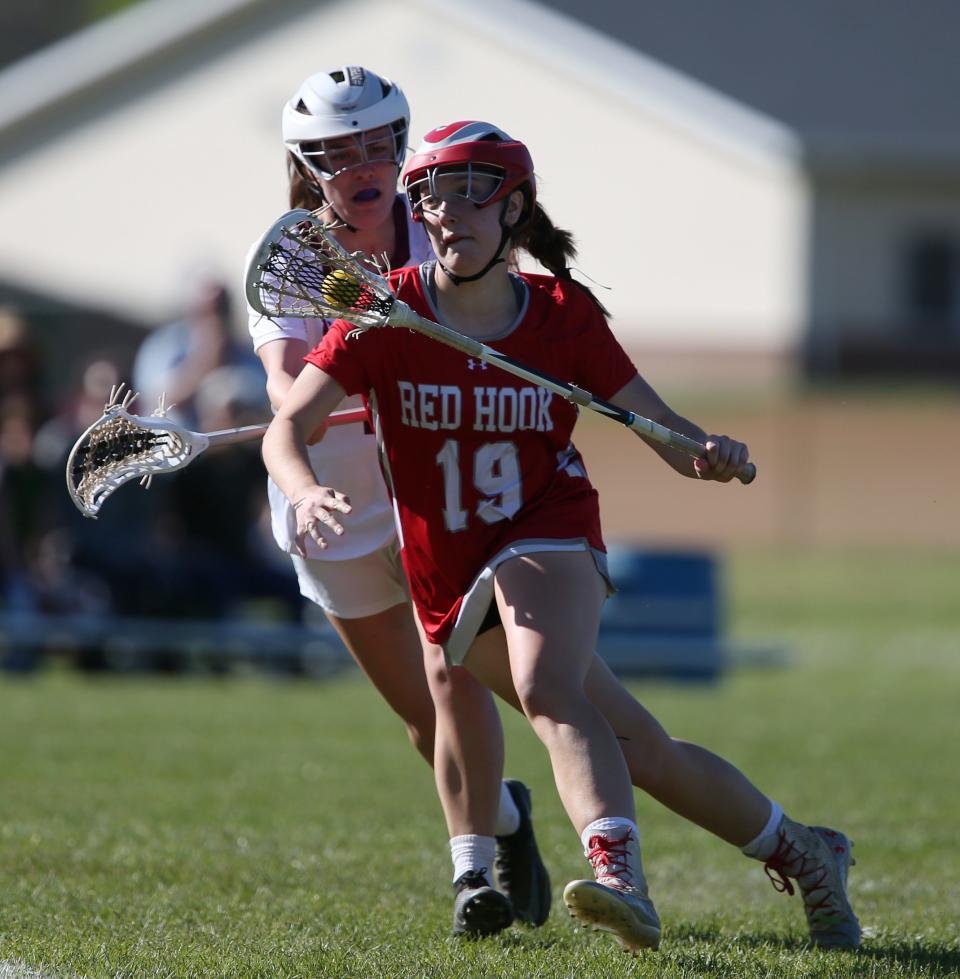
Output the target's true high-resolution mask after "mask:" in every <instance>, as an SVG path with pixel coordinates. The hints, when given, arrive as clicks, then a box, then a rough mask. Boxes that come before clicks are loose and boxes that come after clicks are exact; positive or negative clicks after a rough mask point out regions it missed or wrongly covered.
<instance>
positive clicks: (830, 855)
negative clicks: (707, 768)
mask: <svg viewBox="0 0 960 979" xmlns="http://www.w3.org/2000/svg"><path fill="white" fill-rule="evenodd" d="M777 836H778V840H777V848H776V850H775V851H774V852H773V854H772V855H771V856H770V857H769V858H768V859H767V860H766V861H764V868H765V869H766V871H767V876H768V877H769V878H770V880H771V882H772V883H773V886H774V887H775V888H776V889H777V890H778V891H786V892H787V894H793V885H792V884H791V883H790V878H791V877H792V878H793V879H794V880H795V881H796V882H797V886H798V887H799V888H800V893H801V894H802V895H803V907H804V911H806V915H807V924H808V926H809V928H810V939H811V941H812V942H813V944H814V945H817V946H818V947H820V948H851V949H852V948H859V947H860V922H859V921H858V920H857V916H856V915H855V914H854V913H853V908H852V907H851V906H850V899H849V898H848V897H847V874H848V872H849V870H850V866H851V864H854V863H856V861H855V860H854V859H853V856H852V855H851V853H850V848H851V847H852V845H853V844H852V843H851V842H850V840H848V839H847V837H846V836H844V835H843V833H839V832H837V830H835V829H827V828H826V827H825V826H803V825H802V824H800V823H795V822H794V821H793V820H792V819H788V818H787V817H786V816H784V818H783V821H782V822H781V823H780V829H779V830H778V833H777Z"/></svg>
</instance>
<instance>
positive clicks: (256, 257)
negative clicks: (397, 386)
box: [246, 210, 757, 484]
mask: <svg viewBox="0 0 960 979" xmlns="http://www.w3.org/2000/svg"><path fill="white" fill-rule="evenodd" d="M365 260H366V256H364V255H362V254H361V253H359V252H357V253H354V254H351V253H349V252H347V251H345V250H344V249H343V248H342V247H341V246H340V245H339V244H338V243H337V242H336V241H335V240H334V239H333V238H332V237H331V236H330V233H329V229H327V228H325V227H324V225H323V224H322V223H321V222H320V221H319V220H318V219H317V217H316V216H315V215H314V214H313V213H312V212H310V211H306V210H295V211H289V212H287V213H286V214H284V215H283V216H282V217H281V218H280V219H279V220H278V221H276V222H275V223H274V224H273V226H272V227H271V228H270V229H269V230H268V231H267V233H266V234H265V235H264V236H263V238H262V239H261V241H260V243H259V244H258V246H257V247H256V249H254V251H253V252H252V253H251V256H250V258H249V259H248V261H247V271H246V292H247V300H248V301H249V303H250V305H251V306H252V307H253V308H254V309H255V310H256V311H257V312H258V313H262V314H263V315H264V316H268V317H283V316H300V317H304V318H310V317H321V318H330V317H335V318H339V319H343V320H346V321H347V322H348V323H352V324H353V325H354V326H357V327H359V328H360V329H361V330H365V329H368V328H370V327H382V326H394V327H397V326H399V327H407V328H408V329H410V330H415V331H416V332H417V333H422V334H423V335H424V336H428V337H430V338H431V339H433V340H436V341H438V342H439V343H443V344H446V345H447V346H449V347H454V348H455V349H457V350H460V351H461V352H463V353H465V354H466V355H467V356H468V357H475V358H476V359H477V360H482V361H484V362H485V363H488V364H493V365H494V366H495V367H499V368H501V369H502V370H505V371H507V373H509V374H513V375H514V376H515V377H520V378H523V379H524V380H527V381H531V382H532V383H534V384H536V385H539V386H540V387H544V388H546V389H547V390H548V391H552V392H553V393H554V394H559V395H560V397H562V398H566V399H567V400H568V401H571V402H573V403H574V404H577V405H580V406H581V407H584V408H589V409H591V410H592V411H596V412H598V413H599V414H601V415H604V416H605V417H607V418H611V419H613V420H614V421H617V422H620V424H621V425H624V426H626V427H627V428H629V429H630V430H631V431H633V432H635V433H636V434H637V435H639V436H641V437H642V438H646V439H649V440H650V441H653V442H656V443H658V444H659V445H665V446H667V447H669V448H671V449H677V450H678V451H680V452H684V453H686V454H687V455H689V456H692V457H693V458H695V459H706V458H707V449H706V446H705V445H702V444H701V443H700V442H698V441H696V440H695V439H692V438H690V437H689V436H687V435H682V434H681V433H679V432H674V431H672V430H671V429H669V428H667V427H666V426H664V425H661V424H660V423H659V422H655V421H653V420H652V419H650V418H644V417H643V416H642V415H638V414H636V413H635V412H632V411H628V410H626V409H625V408H620V407H619V406H617V405H614V404H611V403H610V402H608V401H603V400H601V399H600V398H595V397H594V396H593V395H592V394H591V393H590V392H589V391H585V390H583V389H582V388H580V387H577V386H576V385H575V384H568V383H566V382H565V381H560V380H557V379H556V378H554V377H550V376H549V375H548V374H543V373H541V372H540V371H537V370H534V369H533V368H530V367H527V366H525V365H524V364H521V363H520V362H519V361H516V360H514V359H513V358H512V357H508V356H506V355H505V354H501V353H500V352H499V351H497V350H494V349H493V348H492V347H488V346H486V344H483V343H481V342H480V341H479V340H475V339H473V338H472V337H467V336H464V335H463V334H460V333H457V332H456V331H455V330H451V329H450V328H449V327H446V326H442V325H441V324H439V323H434V322H433V321H432V320H428V319H426V318H425V317H423V316H420V315H419V314H418V313H416V312H415V311H414V310H413V309H411V308H410V307H409V306H408V305H407V304H406V303H405V302H403V301H402V300H399V299H396V298H395V297H394V296H393V295H392V294H391V292H390V286H389V283H388V282H387V281H386V280H385V279H384V278H383V277H382V276H379V275H376V274H375V273H373V272H371V271H369V269H367V268H365V267H364V265H363V262H364V261H365ZM344 280H347V281H348V282H350V283H352V284H351V285H350V286H349V287H348V288H346V289H344V288H343V287H342V282H343V281H344ZM756 474H757V470H756V467H755V466H754V465H753V463H751V462H748V463H745V464H744V465H742V466H741V467H740V469H739V470H738V471H737V473H736V478H737V479H738V480H740V482H741V483H744V484H746V483H751V482H753V480H754V478H755V477H756Z"/></svg>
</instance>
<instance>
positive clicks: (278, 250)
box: [246, 209, 394, 327]
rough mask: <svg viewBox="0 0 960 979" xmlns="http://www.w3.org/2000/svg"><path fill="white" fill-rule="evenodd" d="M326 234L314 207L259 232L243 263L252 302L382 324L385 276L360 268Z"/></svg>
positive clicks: (387, 296)
mask: <svg viewBox="0 0 960 979" xmlns="http://www.w3.org/2000/svg"><path fill="white" fill-rule="evenodd" d="M368 260H369V259H368V258H367V256H365V255H363V254H362V253H360V252H356V253H353V254H351V253H350V252H348V251H346V250H345V249H344V248H343V247H342V246H341V245H340V244H339V243H338V242H337V241H336V240H335V239H334V238H332V237H331V236H330V235H329V234H327V233H326V231H325V229H324V225H323V224H322V222H321V221H320V220H319V219H318V218H317V216H316V214H315V213H314V212H312V211H307V210H303V209H299V210H295V211H288V212H287V213H286V214H284V215H283V216H282V217H281V218H280V219H279V220H278V221H277V222H276V223H275V224H274V225H273V226H272V227H271V228H270V229H269V230H268V231H267V233H266V234H265V235H264V236H263V238H262V239H261V240H260V242H259V244H258V245H257V246H256V248H255V249H254V250H253V252H252V254H251V256H250V258H249V259H248V262H247V277H246V292H247V300H248V301H249V303H250V305H251V306H252V307H253V308H254V309H255V310H257V312H259V313H262V314H263V315H265V316H270V317H284V316H289V317H296V318H312V317H319V318H324V319H338V318H344V319H348V320H349V321H350V322H351V323H354V324H355V325H357V326H360V327H371V326H384V325H386V322H387V318H388V316H389V315H390V311H391V309H392V308H393V304H394V296H393V293H392V292H391V291H390V286H389V284H388V283H387V281H386V280H385V279H384V278H383V277H382V276H380V275H377V274H376V273H375V272H371V271H370V270H369V269H367V268H365V267H364V264H363V263H364V262H366V261H368Z"/></svg>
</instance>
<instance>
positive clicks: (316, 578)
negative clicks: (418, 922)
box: [250, 65, 550, 930]
mask: <svg viewBox="0 0 960 979" xmlns="http://www.w3.org/2000/svg"><path fill="white" fill-rule="evenodd" d="M409 123H410V117H409V108H408V105H407V100H406V97H405V96H404V94H403V92H402V91H401V90H400V88H399V87H398V86H397V85H396V84H394V83H393V82H391V81H390V80H389V79H386V78H381V77H380V76H379V75H377V74H375V73H374V72H372V71H368V70H366V69H364V68H361V67H358V66H356V65H349V66H344V67H341V68H337V69H334V70H332V71H325V72H320V73H318V74H315V75H311V76H310V77H309V78H307V79H306V80H305V81H304V82H303V84H302V85H301V86H300V87H299V89H298V90H297V92H296V93H295V94H294V96H293V97H292V98H291V99H290V101H289V102H288V103H287V104H286V105H285V106H284V110H283V138H284V142H285V145H286V148H287V151H288V156H287V166H288V172H289V178H290V203H291V206H292V207H305V208H308V209H310V210H316V209H318V208H322V209H323V212H322V213H323V219H324V221H325V222H326V223H327V224H329V225H331V226H333V227H334V228H335V229H336V230H335V231H334V234H335V236H336V237H337V239H338V240H339V241H341V242H342V244H343V245H344V246H345V247H346V248H347V249H349V250H350V251H362V252H363V253H364V254H367V255H371V256H383V257H386V258H387V259H388V260H389V262H390V263H391V264H392V265H394V266H402V265H409V264H417V263H419V262H421V261H423V260H424V259H426V258H432V257H433V252H432V250H431V248H430V243H429V240H428V239H427V237H426V235H425V234H424V230H423V225H422V224H421V223H419V222H415V221H413V220H411V218H410V212H409V210H408V208H407V203H406V198H405V197H404V195H402V194H397V178H398V175H399V167H400V165H401V164H402V162H403V158H404V155H405V151H406V145H407V129H408V127H409ZM329 326H330V322H328V321H326V320H321V319H292V318H283V319H267V318H265V317H262V316H259V315H257V314H256V313H255V312H253V310H250V333H251V335H252V338H253V343H254V348H255V349H256V351H257V353H258V354H259V355H260V358H261V360H262V361H263V364H264V367H265V368H266V372H267V392H268V394H269V396H270V400H271V403H272V404H273V406H274V407H275V408H276V407H279V406H280V405H281V404H282V403H283V401H284V398H285V397H286V394H287V392H288V390H289V389H290V387H291V385H292V384H293V382H294V379H295V378H296V376H297V375H298V374H299V373H300V371H301V369H302V368H303V358H304V356H305V355H306V354H307V353H308V352H309V351H310V349H312V348H313V347H314V346H315V345H316V344H317V343H319V342H320V340H321V338H322V337H323V335H324V333H325V332H326V331H327V329H328V328H329ZM360 403H361V402H360V398H358V397H354V398H351V399H349V400H348V401H347V402H346V403H345V406H347V407H351V406H359V405H360ZM309 441H310V442H311V443H312V444H310V445H309V447H308V448H307V449H306V452H307V454H308V458H309V462H310V466H311V469H312V471H313V473H314V475H315V477H316V479H317V480H319V481H320V482H321V483H336V485H338V486H341V487H343V489H344V490H345V491H347V492H348V493H349V494H350V498H351V500H352V501H353V507H354V510H353V512H354V519H353V522H352V524H351V533H350V535H349V536H348V537H344V538H337V539H336V540H332V541H331V542H330V545H329V546H327V547H324V548H321V547H320V546H319V545H318V544H317V543H316V542H315V541H313V540H306V541H303V540H301V541H297V539H296V529H297V519H296V515H295V514H294V510H293V507H292V506H291V504H290V503H289V502H288V500H287V499H286V497H285V496H284V495H283V494H282V493H281V492H280V490H279V489H278V488H277V486H276V485H275V484H274V483H273V481H272V480H271V481H270V482H269V484H268V496H269V500H270V509H271V517H272V524H273V532H274V536H275V539H276V541H277V544H278V545H279V547H280V548H281V549H282V550H284V551H286V552H288V553H289V554H290V555H291V558H292V561H293V565H294V568H295V570H296V574H297V578H298V580H299V584H300V590H301V592H302V594H303V595H304V596H305V597H306V598H308V599H309V600H311V601H313V602H315V603H316V604H317V605H319V606H320V607H321V608H322V609H323V610H324V612H325V613H326V616H327V618H328V619H329V620H330V622H331V623H332V624H333V626H334V627H335V628H336V630H337V632H338V633H339V635H340V637H341V638H342V640H343V642H344V644H345V645H346V646H347V648H348V649H349V650H350V652H351V654H352V656H353V657H354V659H355V660H356V662H357V664H358V665H359V666H360V668H361V669H362V670H363V671H364V673H365V674H366V675H367V676H368V677H369V678H370V680H371V681H372V682H373V684H374V686H376V688H377V690H378V691H379V692H380V693H381V695H382V696H383V698H384V699H385V700H386V701H387V703H388V704H389V705H390V706H391V707H392V708H393V710H394V711H396V713H397V714H399V716H400V717H401V718H402V719H403V720H404V722H405V724H406V726H407V730H408V732H409V735H410V739H411V741H412V742H413V744H414V745H415V746H416V748H417V750H418V751H419V752H420V753H421V754H422V755H423V757H424V758H425V759H426V760H427V762H428V763H430V764H433V742H434V706H433V702H432V700H431V697H430V690H429V688H428V686H427V680H426V676H425V674H424V667H423V656H422V653H421V649H420V640H419V637H418V635H417V631H416V627H415V626H414V618H413V614H412V610H411V608H410V600H409V595H408V592H407V586H406V581H405V579H404V573H403V568H402V567H401V564H400V559H399V547H398V544H397V539H396V531H395V528H394V520H393V511H392V507H391V505H390V501H389V499H388V497H387V493H386V489H385V487H384V483H383V476H382V474H381V471H380V464H379V461H378V455H377V447H376V439H375V438H374V436H373V435H372V434H371V431H370V429H369V428H368V427H367V426H364V425H362V424H354V425H348V426H344V427H342V428H332V429H330V430H329V431H327V432H326V433H325V434H324V435H323V437H322V438H317V437H311V438H310V440H309ZM486 699H487V700H488V701H490V697H489V694H488V695H487V698H486ZM477 700H478V703H479V704H480V707H479V708H478V710H477V715H478V716H477V717H476V718H475V723H476V724H477V725H478V727H480V726H482V725H486V727H484V728H483V730H484V731H485V735H484V740H485V742H486V743H488V744H490V745H491V746H492V747H491V749H490V753H491V756H492V757H491V759H490V761H491V765H492V766H493V767H497V766H499V768H497V770H498V771H499V770H500V768H502V750H500V749H498V748H497V747H496V746H497V745H499V743H500V741H501V738H502V736H501V733H500V728H499V718H498V716H497V715H496V712H495V710H494V709H493V705H492V701H491V702H490V703H489V704H487V705H486V706H484V705H483V703H482V699H481V698H477ZM499 779H500V776H499V775H497V778H496V783H497V787H496V789H495V791H496V793H497V798H498V800H499V801H498V803H497V817H496V834H497V838H498V845H497V847H496V855H495V859H494V860H491V861H490V863H489V866H491V867H492V866H493V865H494V863H496V866H497V870H498V877H499V880H500V883H501V886H502V887H503V889H505V890H506V891H508V892H509V894H510V898H511V902H512V907H513V911H514V913H515V914H516V915H517V917H519V918H521V920H524V921H526V922H528V923H531V924H536V925H539V924H542V923H543V921H545V920H546V917H547V914H548V912H549V908H550V883H549V878H548V877H547V873H546V870H545V868H544V866H543V863H542V861H541V860H540V857H539V854H538V852H537V847H536V840H535V838H534V835H533V831H532V825H531V821H530V797H529V791H528V790H527V788H526V786H524V785H523V784H522V783H520V782H517V781H514V780H508V781H506V782H503V783H500V780H499ZM461 925H463V923H461ZM461 930H462V928H461Z"/></svg>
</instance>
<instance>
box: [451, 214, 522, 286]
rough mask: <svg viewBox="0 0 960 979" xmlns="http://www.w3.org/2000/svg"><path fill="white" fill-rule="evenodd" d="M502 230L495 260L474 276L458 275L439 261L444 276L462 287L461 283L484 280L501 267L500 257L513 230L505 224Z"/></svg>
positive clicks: (491, 260) (501, 260)
mask: <svg viewBox="0 0 960 979" xmlns="http://www.w3.org/2000/svg"><path fill="white" fill-rule="evenodd" d="M500 227H501V228H502V230H501V232H500V244H499V245H497V250H496V251H495V252H494V253H493V258H491V259H490V261H489V262H487V264H486V265H484V267H483V268H482V269H480V271H479V272H477V273H475V274H474V275H457V273H456V272H451V271H450V269H448V268H447V267H446V265H444V264H443V262H441V261H440V259H439V258H438V259H437V265H439V266H440V268H441V269H442V270H443V274H444V275H445V276H446V277H447V278H448V279H449V280H450V281H451V282H452V283H453V284H454V285H455V286H458V285H460V283H461V282H476V281H477V279H482V278H483V277H484V276H485V275H486V274H487V273H488V272H489V271H490V269H492V268H493V267H494V265H499V264H500V263H501V262H503V261H504V260H503V259H502V258H501V257H500V253H501V252H502V251H503V246H504V245H506V243H507V242H508V241H509V240H510V232H511V230H512V229H510V228H508V227H507V226H506V225H505V224H501V225H500Z"/></svg>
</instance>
